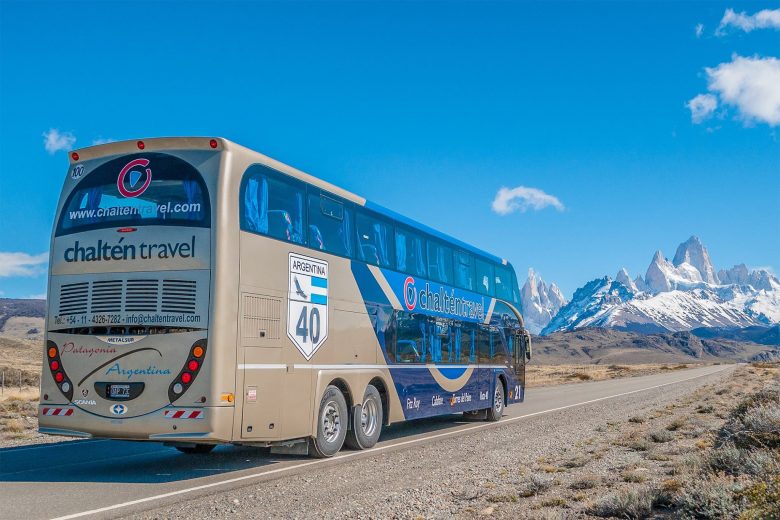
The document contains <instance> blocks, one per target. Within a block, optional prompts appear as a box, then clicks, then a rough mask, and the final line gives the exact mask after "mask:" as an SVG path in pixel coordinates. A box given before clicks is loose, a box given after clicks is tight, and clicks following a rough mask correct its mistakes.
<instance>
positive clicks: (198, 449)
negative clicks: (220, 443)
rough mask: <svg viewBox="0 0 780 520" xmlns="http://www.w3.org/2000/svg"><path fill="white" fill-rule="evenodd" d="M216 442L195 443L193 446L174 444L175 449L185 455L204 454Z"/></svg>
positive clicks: (213, 446) (209, 450)
mask: <svg viewBox="0 0 780 520" xmlns="http://www.w3.org/2000/svg"><path fill="white" fill-rule="evenodd" d="M216 447H217V445H216V444H196V445H195V446H176V449H177V450H179V451H180V452H182V453H186V454H187V455H199V454H200V455H205V454H206V453H211V450H213V449H214V448H216Z"/></svg>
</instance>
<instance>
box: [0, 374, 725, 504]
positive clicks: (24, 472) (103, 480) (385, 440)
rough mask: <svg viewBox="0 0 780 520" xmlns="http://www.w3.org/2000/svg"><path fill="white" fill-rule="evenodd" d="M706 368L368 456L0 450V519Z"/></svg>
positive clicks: (267, 471) (206, 480)
mask: <svg viewBox="0 0 780 520" xmlns="http://www.w3.org/2000/svg"><path fill="white" fill-rule="evenodd" d="M732 368H733V367H732V366H728V365H720V366H717V365H716V366H710V367H704V368H697V369H691V370H683V371H675V372H672V373H663V374H656V375H651V376H644V377H634V378H627V379H616V380H610V381H599V382H591V383H581V384H570V385H561V386H553V387H544V388H536V389H531V390H528V392H527V394H526V401H525V403H523V404H519V405H514V406H510V407H508V408H507V409H506V414H505V416H504V418H503V419H502V420H501V421H500V422H498V423H485V422H472V421H464V420H463V419H462V417H461V416H458V415H450V416H445V417H439V418H436V419H424V420H419V421H413V422H409V423H404V424H399V425H394V426H392V427H390V428H387V429H386V430H385V432H384V433H383V434H382V439H381V441H380V442H379V443H378V444H377V446H376V447H374V448H373V449H371V450H368V451H362V452H360V451H342V452H341V453H340V454H339V455H338V456H337V457H334V458H332V459H326V460H316V459H310V458H306V457H292V456H279V455H270V454H268V452H267V451H266V450H261V449H256V448H249V447H238V446H220V447H218V448H217V449H216V450H214V451H213V452H212V453H211V454H209V455H194V456H193V455H184V454H181V453H179V452H178V451H176V450H174V449H173V448H167V447H163V446H162V445H159V444H155V443H139V442H126V441H107V440H82V441H72V442H65V443H55V444H49V445H36V446H28V447H19V448H5V449H0V518H1V519H6V518H7V519H23V518H24V519H27V518H29V519H39V518H40V519H51V518H57V519H60V520H64V519H69V518H113V517H117V516H122V515H126V514H129V513H131V512H135V511H141V510H145V509H150V508H155V507H160V506H163V505H170V504H173V503H176V502H179V501H183V500H189V499H191V498H193V497H200V496H204V495H211V494H216V493H220V492H222V491H225V490H227V489H231V488H235V487H240V486H243V485H248V484H256V483H258V482H262V481H266V480H272V479H274V478H277V477H281V476H288V475H291V474H294V473H299V472H305V471H306V470H307V468H311V467H312V466H315V465H324V464H328V465H330V464H344V463H346V462H349V461H350V460H352V459H355V458H359V457H366V456H371V455H373V454H375V453H377V452H381V451H390V450H400V449H405V448H408V447H410V446H411V445H414V444H419V443H425V442H430V441H432V440H434V439H440V438H442V437H447V436H452V435H466V434H474V433H478V432H479V431H480V430H482V429H485V428H496V427H501V426H502V425H507V424H510V425H511V424H515V425H517V426H516V427H521V426H519V425H518V422H519V423H521V424H522V420H523V419H524V418H528V417H533V416H538V415H542V414H545V413H550V412H554V411H558V410H563V409H566V408H571V407H575V406H582V405H586V404H588V403H592V402H597V401H603V400H605V399H610V398H614V397H619V396H625V395H629V394H632V393H637V392H642V391H646V390H650V389H654V388H658V387H662V386H667V385H673V384H675V383H679V382H682V381H687V380H690V379H694V378H705V377H706V376H707V375H710V374H714V373H716V372H720V371H722V370H731V369H732Z"/></svg>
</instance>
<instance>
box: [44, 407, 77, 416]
mask: <svg viewBox="0 0 780 520" xmlns="http://www.w3.org/2000/svg"><path fill="white" fill-rule="evenodd" d="M41 415H49V416H51V415H57V416H60V417H67V416H69V415H73V408H44V409H43V410H41Z"/></svg>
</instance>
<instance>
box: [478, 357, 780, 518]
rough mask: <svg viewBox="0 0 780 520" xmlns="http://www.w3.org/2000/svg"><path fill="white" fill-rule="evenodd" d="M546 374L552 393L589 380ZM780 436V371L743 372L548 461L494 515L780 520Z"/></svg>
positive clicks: (600, 432)
mask: <svg viewBox="0 0 780 520" xmlns="http://www.w3.org/2000/svg"><path fill="white" fill-rule="evenodd" d="M684 366H685V367H687V365H656V366H655V367H654V369H655V370H678V369H679V370H681V369H682V368H683V367H684ZM663 367H665V368H663ZM545 368H546V370H547V376H548V378H547V379H546V381H548V382H549V383H550V384H554V383H560V382H566V381H569V382H573V381H577V380H579V379H584V378H579V377H576V376H573V375H572V374H573V373H576V372H572V371H571V370H570V367H545ZM580 369H582V368H581V367H578V368H577V370H580ZM585 370H591V372H587V374H588V375H589V376H591V377H592V378H593V379H598V378H601V377H602V375H604V374H607V375H608V376H607V377H614V376H615V375H616V374H625V373H626V370H627V367H625V366H618V365H616V366H612V367H596V368H593V369H585ZM775 388H776V389H775ZM779 432H780V370H778V369H777V368H775V367H774V366H772V367H769V368H767V367H763V366H751V367H740V368H737V369H736V370H735V371H734V372H733V373H732V374H731V375H730V376H729V377H728V378H726V379H723V380H721V381H716V382H713V383H710V384H705V385H703V386H701V387H700V388H698V389H697V390H695V391H694V392H692V393H690V394H689V395H685V396H683V397H682V398H680V399H679V400H677V401H675V402H673V403H670V404H668V405H667V404H664V405H661V406H659V407H657V408H655V409H642V410H637V411H636V412H635V415H628V416H626V417H625V418H624V419H622V420H617V421H615V420H613V421H610V422H607V423H605V424H603V425H601V426H599V427H597V428H595V429H594V432H593V433H592V434H590V435H589V436H587V437H584V438H583V439H582V440H581V441H579V442H576V443H575V444H573V445H571V446H568V447H566V448H564V449H562V450H561V451H560V452H559V453H558V454H554V453H549V454H547V455H545V456H544V457H540V458H538V459H537V460H536V464H533V465H531V466H530V467H526V468H525V469H524V473H523V480H522V481H521V483H519V484H518V485H517V486H515V487H514V488H512V489H511V490H510V491H509V492H504V490H501V494H498V493H496V496H494V497H491V498H488V501H489V502H490V503H492V506H491V507H494V509H493V511H492V512H491V515H495V516H497V517H501V518H515V517H525V516H524V515H525V514H526V513H527V512H528V511H529V510H534V511H536V513H535V514H534V515H532V517H533V518H593V517H605V518H606V517H612V518H629V519H633V518H636V519H639V518H703V519H708V518H709V519H716V518H717V519H720V518H740V519H743V518H744V519H751V520H752V519H765V518H778V519H780V433H779ZM727 441H728V442H727ZM727 444H728V445H727ZM596 461H598V462H596ZM526 471H529V473H528V474H526V473H525V472H526ZM498 491H499V490H495V492H498ZM515 492H516V494H515ZM466 516H468V515H466Z"/></svg>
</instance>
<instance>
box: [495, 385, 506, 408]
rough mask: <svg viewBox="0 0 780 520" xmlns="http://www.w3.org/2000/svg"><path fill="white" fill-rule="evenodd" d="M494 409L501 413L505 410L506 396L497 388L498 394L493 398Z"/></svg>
mask: <svg viewBox="0 0 780 520" xmlns="http://www.w3.org/2000/svg"><path fill="white" fill-rule="evenodd" d="M493 407H494V408H495V409H496V412H498V413H501V410H502V409H503V408H504V396H503V395H502V393H501V390H500V389H499V388H498V387H496V393H495V396H494V398H493Z"/></svg>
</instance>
